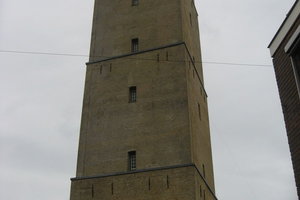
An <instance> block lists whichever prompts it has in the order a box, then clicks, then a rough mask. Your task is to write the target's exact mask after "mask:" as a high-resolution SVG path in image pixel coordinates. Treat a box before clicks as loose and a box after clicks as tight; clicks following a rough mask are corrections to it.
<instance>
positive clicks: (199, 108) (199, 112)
mask: <svg viewBox="0 0 300 200" xmlns="http://www.w3.org/2000/svg"><path fill="white" fill-rule="evenodd" d="M198 114H199V119H200V120H201V119H202V116H201V106H200V104H199V103H198Z"/></svg>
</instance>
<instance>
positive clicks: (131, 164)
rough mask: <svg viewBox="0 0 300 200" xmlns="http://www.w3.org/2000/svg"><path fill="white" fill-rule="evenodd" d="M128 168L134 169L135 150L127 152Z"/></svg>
mask: <svg viewBox="0 0 300 200" xmlns="http://www.w3.org/2000/svg"><path fill="white" fill-rule="evenodd" d="M128 169H129V171H134V170H136V152H135V151H130V152H128Z"/></svg>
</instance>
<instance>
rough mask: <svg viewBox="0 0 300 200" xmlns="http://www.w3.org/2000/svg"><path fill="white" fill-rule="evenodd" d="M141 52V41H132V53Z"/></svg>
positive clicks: (135, 39) (136, 39)
mask: <svg viewBox="0 0 300 200" xmlns="http://www.w3.org/2000/svg"><path fill="white" fill-rule="evenodd" d="M137 51H139V39H138V38H134V39H132V40H131V52H137Z"/></svg>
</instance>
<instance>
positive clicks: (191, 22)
mask: <svg viewBox="0 0 300 200" xmlns="http://www.w3.org/2000/svg"><path fill="white" fill-rule="evenodd" d="M190 24H191V26H193V21H192V14H191V13H190Z"/></svg>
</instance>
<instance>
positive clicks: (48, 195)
mask: <svg viewBox="0 0 300 200" xmlns="http://www.w3.org/2000/svg"><path fill="white" fill-rule="evenodd" d="M195 1H196V4H197V7H198V13H199V21H200V34H201V45H202V57H203V61H206V62H235V63H254V64H267V65H271V64H272V63H271V58H270V54H269V51H268V49H267V46H268V44H269V42H270V41H271V39H272V37H273V36H274V34H275V33H276V31H277V29H278V28H279V26H280V24H281V23H282V21H283V20H284V18H285V15H286V14H287V12H288V11H289V9H290V8H291V6H292V5H293V3H294V0H284V1H282V0H243V1H241V0H226V1H224V0H214V1H211V0H195ZM92 12H93V0H85V1H82V0H51V1H49V0H48V1H46V0H26V1H20V0H0V50H17V51H34V52H36V51H41V52H52V53H71V54H83V55H86V54H88V52H89V44H90V32H91V22H92ZM87 60H88V58H87V57H68V56H49V55H30V54H14V53H1V52H0V63H1V65H0V90H1V93H0V121H1V123H0V177H1V179H0V199H7V200H10V199H13V200H17V199H22V200H33V199H43V200H59V199H69V190H70V180H69V178H70V177H73V176H74V175H75V167H76V158H77V148H78V137H79V126H80V117H81V108H82V96H83V85H84V78H85V62H86V61H87ZM204 72H205V85H206V90H207V92H208V96H209V100H208V102H209V112H210V125H211V135H212V145H213V156H214V170H215V182H216V192H217V196H218V197H219V199H220V200H221V199H222V200H232V199H243V200H253V199H255V200H266V199H272V200H283V199H287V200H296V199H297V196H296V189H295V183H294V177H293V172H292V166H291V161H290V154H289V149H288V143H287V137H286V132H285V127H284V121H283V115H282V111H281V107H280V101H279V96H278V91H277V85H276V80H275V75H274V70H273V68H272V67H249V66H242V65H240V66H235V65H216V64H204Z"/></svg>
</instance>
